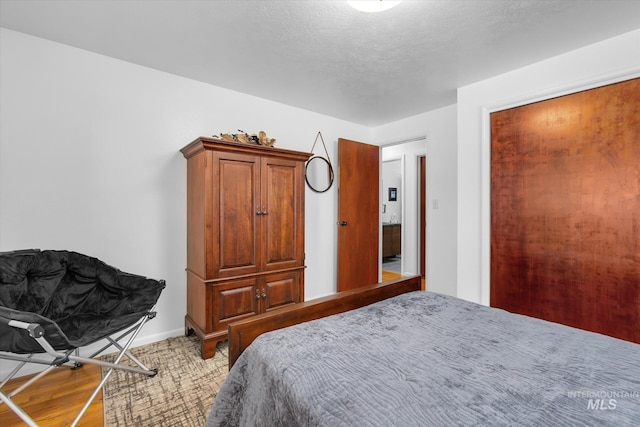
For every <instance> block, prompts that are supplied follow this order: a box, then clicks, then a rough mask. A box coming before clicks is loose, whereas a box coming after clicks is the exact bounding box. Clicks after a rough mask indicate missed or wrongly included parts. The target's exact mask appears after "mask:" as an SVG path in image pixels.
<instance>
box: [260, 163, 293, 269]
mask: <svg viewBox="0 0 640 427" xmlns="http://www.w3.org/2000/svg"><path fill="white" fill-rule="evenodd" d="M303 166H304V165H303V163H301V162H296V161H293V160H287V159H277V158H269V157H266V158H264V159H262V167H261V184H260V185H261V188H262V192H261V193H262V195H261V203H260V207H259V208H260V212H261V214H260V215H259V217H260V218H259V219H260V227H262V232H260V235H261V236H264V237H263V242H262V253H263V254H264V261H263V262H264V265H262V268H263V269H264V270H275V269H283V268H292V267H297V266H301V265H302V264H303V262H304V240H303V239H304V228H303V225H304V224H303V222H302V221H299V220H298V218H300V217H301V215H302V216H304V206H303V202H302V200H303V198H302V193H303V192H304V181H303V178H302V177H303V173H302V167H303Z"/></svg>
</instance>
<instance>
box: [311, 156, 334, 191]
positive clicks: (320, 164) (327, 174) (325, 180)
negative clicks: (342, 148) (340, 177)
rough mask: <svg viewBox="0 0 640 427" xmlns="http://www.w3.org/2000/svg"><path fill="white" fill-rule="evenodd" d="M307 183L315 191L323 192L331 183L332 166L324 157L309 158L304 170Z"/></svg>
mask: <svg viewBox="0 0 640 427" xmlns="http://www.w3.org/2000/svg"><path fill="white" fill-rule="evenodd" d="M304 179H305V181H307V185H308V186H309V188H311V189H312V190H313V191H315V192H316V193H324V192H325V191H327V190H328V189H329V188H331V185H332V184H333V168H332V167H331V163H329V161H328V160H327V159H325V158H324V157H319V156H315V157H312V158H311V159H309V161H308V162H307V166H306V167H305V171H304Z"/></svg>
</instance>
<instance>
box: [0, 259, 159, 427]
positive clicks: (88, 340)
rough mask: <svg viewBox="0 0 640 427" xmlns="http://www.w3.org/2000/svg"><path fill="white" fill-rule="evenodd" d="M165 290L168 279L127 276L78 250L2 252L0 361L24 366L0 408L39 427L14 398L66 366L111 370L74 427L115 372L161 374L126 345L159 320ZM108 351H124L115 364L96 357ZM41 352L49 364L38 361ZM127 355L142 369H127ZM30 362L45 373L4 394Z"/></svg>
mask: <svg viewBox="0 0 640 427" xmlns="http://www.w3.org/2000/svg"><path fill="white" fill-rule="evenodd" d="M164 287H165V282H164V280H159V281H158V280H153V279H149V278H146V277H143V276H138V275H134V274H129V273H124V272H121V271H120V270H118V269H116V268H114V267H111V266H109V265H107V264H105V263H104V262H102V261H100V260H98V259H96V258H92V257H88V256H86V255H82V254H79V253H76V252H69V251H48V250H47V251H40V250H37V249H29V250H22V251H13V252H2V253H0V359H6V360H12V361H17V362H19V363H18V365H17V366H16V368H15V369H14V370H13V371H12V372H11V373H10V374H9V375H8V376H7V377H6V378H5V379H4V380H3V381H2V383H0V404H2V403H4V404H6V405H7V406H8V407H10V408H11V409H12V410H13V411H14V412H15V413H16V414H17V415H18V416H19V417H20V418H22V420H23V421H24V422H26V423H27V424H28V425H31V426H36V425H37V424H36V423H35V422H34V421H33V419H32V418H31V417H30V416H29V415H28V414H27V413H26V412H25V411H24V410H23V409H22V408H20V407H19V406H18V405H17V404H16V403H15V402H14V400H13V399H12V397H13V396H15V395H16V394H17V393H19V392H21V391H22V390H24V389H25V388H26V387H28V386H30V385H31V384H33V383H34V382H36V381H37V380H39V379H40V378H42V377H43V376H44V375H46V374H47V373H49V372H50V371H51V370H52V369H54V368H56V367H59V366H61V365H64V364H74V365H75V367H79V366H81V365H82V364H83V363H92V364H96V365H100V366H102V367H106V368H109V369H108V370H107V372H106V373H105V374H104V375H103V379H102V381H101V382H100V383H99V384H98V386H97V387H96V389H95V390H94V392H93V394H92V395H91V396H90V397H89V400H88V401H87V403H86V404H85V406H84V407H83V408H82V409H81V411H80V412H79V413H78V415H77V416H76V418H75V420H74V421H73V423H72V424H71V425H72V426H75V425H76V424H77V423H78V421H79V420H80V418H82V416H83V415H84V413H85V412H86V410H87V409H88V408H89V406H90V405H91V402H92V401H93V399H94V398H95V397H96V396H97V395H98V393H99V392H100V390H101V389H102V387H103V386H104V384H105V383H106V381H107V379H108V378H109V376H110V375H111V373H112V372H113V370H114V369H123V370H127V371H131V372H136V373H140V374H143V375H147V376H154V375H156V374H157V373H158V370H157V369H149V368H147V367H146V366H144V365H143V364H142V363H141V362H140V361H139V360H138V359H136V358H135V356H133V354H131V352H130V351H129V347H130V346H131V344H132V343H133V341H134V340H135V338H136V336H137V335H138V333H139V332H140V330H141V329H142V327H143V326H144V325H145V323H146V322H147V321H149V320H150V319H152V318H153V317H155V314H156V313H155V311H153V309H154V307H155V304H156V302H157V300H158V298H159V297H160V293H161V292H162V290H163V289H164ZM116 335H117V337H114V336H116ZM101 340H106V341H104V342H105V345H104V346H103V347H102V348H101V349H100V350H98V351H96V352H95V353H93V354H92V355H90V356H88V357H81V356H80V352H79V349H80V347H85V346H88V345H90V344H94V343H98V342H99V341H101ZM120 341H123V342H125V344H124V345H121V344H120ZM111 346H114V347H115V348H116V349H117V350H118V351H119V354H118V355H117V357H116V359H115V361H114V362H113V363H109V362H104V361H102V360H100V359H96V358H95V357H96V356H98V355H99V354H101V353H103V352H104V351H105V350H106V349H108V348H110V347H111ZM94 348H95V346H94ZM36 354H40V355H42V356H41V357H44V358H36V357H34V356H35V355H36ZM45 355H49V356H50V357H47V356H45ZM124 356H127V357H128V359H129V360H131V361H133V362H134V364H135V365H137V367H135V366H129V365H125V364H122V363H121V360H122V359H123V357H124ZM28 363H36V364H41V365H48V367H47V368H46V369H45V370H44V371H42V372H40V373H39V374H37V375H35V376H34V377H33V378H31V379H30V380H29V381H27V382H26V383H25V384H24V385H22V386H21V387H19V388H18V389H16V390H14V391H13V392H11V393H5V392H4V391H2V388H3V387H4V386H5V385H6V383H7V382H8V381H9V380H10V379H12V378H14V377H15V376H16V374H17V373H18V371H19V370H20V369H21V368H23V367H24V366H25V365H26V364H28Z"/></svg>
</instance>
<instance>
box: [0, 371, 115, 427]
mask: <svg viewBox="0 0 640 427" xmlns="http://www.w3.org/2000/svg"><path fill="white" fill-rule="evenodd" d="M29 377H31V375H27V376H24V377H20V378H15V379H13V380H11V381H10V382H9V383H8V384H7V385H6V386H5V387H3V388H2V390H3V391H4V392H5V393H9V392H10V391H11V390H14V389H16V388H17V387H19V386H20V385H21V384H23V383H24V382H25V381H26V380H27V379H28V378H29ZM101 379H102V373H101V369H100V367H99V366H96V365H90V364H86V365H84V366H83V367H82V368H80V369H76V370H72V369H70V368H69V367H66V366H63V367H60V368H56V369H54V370H53V372H50V373H49V374H47V375H46V376H45V377H44V378H41V379H40V380H38V381H36V382H35V383H34V384H32V385H30V386H29V387H28V388H27V389H25V390H24V391H22V392H20V393H18V394H17V395H16V396H14V397H13V398H12V399H13V400H14V402H16V403H17V404H18V405H19V406H20V407H22V409H23V410H24V411H25V412H26V413H27V414H28V415H29V416H30V417H31V418H33V419H34V420H35V422H36V423H38V424H39V425H40V426H47V427H54V426H55V427H59V426H69V425H71V423H72V422H73V420H74V419H75V417H76V415H78V413H79V412H80V410H81V409H82V407H83V406H84V404H85V403H86V401H87V399H88V398H89V396H91V393H93V390H94V389H95V387H96V386H97V385H98V383H99V382H100V380H101ZM24 425H25V423H24V422H23V421H22V420H21V419H20V418H19V417H18V416H17V415H16V414H14V413H13V411H11V409H9V408H8V407H7V405H5V404H0V426H2V427H14V426H16V427H17V426H21V427H22V426H24ZM78 425H79V426H85V427H89V426H103V425H104V414H103V409H102V392H100V393H99V394H98V396H97V397H96V398H95V400H94V401H93V403H92V405H91V406H90V407H89V409H88V410H87V412H86V413H85V414H84V416H83V417H82V419H81V420H80V422H79V423H78Z"/></svg>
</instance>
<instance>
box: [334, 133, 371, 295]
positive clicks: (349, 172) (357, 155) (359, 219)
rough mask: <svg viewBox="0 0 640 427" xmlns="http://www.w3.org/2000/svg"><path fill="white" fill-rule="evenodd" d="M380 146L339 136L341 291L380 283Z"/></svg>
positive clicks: (339, 255) (339, 288) (339, 267)
mask: <svg viewBox="0 0 640 427" xmlns="http://www.w3.org/2000/svg"><path fill="white" fill-rule="evenodd" d="M379 196H380V147H378V146H375V145H369V144H363V143H361V142H356V141H349V140H347V139H342V138H340V139H338V292H340V291H345V290H349V289H353V288H356V287H359V286H365V285H370V284H373V283H377V282H378V262H379V260H378V253H379V252H378V245H379V243H378V242H379V224H380V222H379V221H380V219H379V209H380V208H379V205H380V202H379V198H380V197H379Z"/></svg>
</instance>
